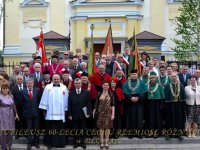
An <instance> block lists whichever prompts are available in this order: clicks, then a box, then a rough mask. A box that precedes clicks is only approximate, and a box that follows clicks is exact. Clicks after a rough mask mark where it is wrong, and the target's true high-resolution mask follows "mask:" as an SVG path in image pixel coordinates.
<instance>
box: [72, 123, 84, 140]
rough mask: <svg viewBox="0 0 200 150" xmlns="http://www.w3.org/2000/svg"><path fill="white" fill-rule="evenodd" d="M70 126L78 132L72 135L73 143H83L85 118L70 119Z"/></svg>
mask: <svg viewBox="0 0 200 150" xmlns="http://www.w3.org/2000/svg"><path fill="white" fill-rule="evenodd" d="M72 128H73V129H74V130H76V131H78V134H77V135H74V144H85V143H84V140H85V129H86V119H77V120H73V119H72Z"/></svg>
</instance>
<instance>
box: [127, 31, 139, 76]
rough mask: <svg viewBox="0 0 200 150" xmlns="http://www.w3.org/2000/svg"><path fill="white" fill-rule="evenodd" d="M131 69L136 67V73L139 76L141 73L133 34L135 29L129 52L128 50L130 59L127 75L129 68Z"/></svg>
mask: <svg viewBox="0 0 200 150" xmlns="http://www.w3.org/2000/svg"><path fill="white" fill-rule="evenodd" d="M133 69H137V70H138V75H139V76H140V75H141V64H140V59H139V51H138V46H137V40H136V36H135V29H134V33H133V42H132V45H131V52H130V59H129V70H128V73H129V75H130V72H131V70H133Z"/></svg>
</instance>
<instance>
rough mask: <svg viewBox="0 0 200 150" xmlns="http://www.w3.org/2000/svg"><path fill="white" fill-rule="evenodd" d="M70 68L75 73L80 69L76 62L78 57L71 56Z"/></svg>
mask: <svg viewBox="0 0 200 150" xmlns="http://www.w3.org/2000/svg"><path fill="white" fill-rule="evenodd" d="M72 63H73V64H72V68H71V69H72V70H74V73H77V72H79V71H81V70H82V69H81V66H80V65H79V64H78V59H77V58H73V60H72Z"/></svg>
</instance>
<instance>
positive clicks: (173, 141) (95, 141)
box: [13, 136, 200, 145]
mask: <svg viewBox="0 0 200 150" xmlns="http://www.w3.org/2000/svg"><path fill="white" fill-rule="evenodd" d="M183 138H184V139H183V140H182V141H180V140H178V139H177V138H170V139H169V140H166V139H165V137H159V138H156V139H154V138H143V139H138V138H133V139H128V138H127V137H120V138H118V139H110V143H111V144H113V145H116V144H120V145H127V144H196V143H200V136H197V137H196V138H188V137H185V136H184V137H183ZM85 142H86V143H87V144H88V145H96V144H99V138H97V137H94V138H93V139H86V141H85ZM25 143H27V139H26V138H24V137H20V138H19V139H13V144H25ZM40 143H43V137H40ZM69 143H70V144H71V145H72V143H73V142H72V138H69Z"/></svg>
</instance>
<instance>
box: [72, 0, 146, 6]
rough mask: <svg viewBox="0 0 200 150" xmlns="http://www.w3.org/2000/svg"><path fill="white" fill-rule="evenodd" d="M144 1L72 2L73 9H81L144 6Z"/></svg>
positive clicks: (81, 0) (82, 0)
mask: <svg viewBox="0 0 200 150" xmlns="http://www.w3.org/2000/svg"><path fill="white" fill-rule="evenodd" d="M143 3H144V1H143V0H130V1H128V2H87V0H76V1H71V2H70V4H71V7H81V6H121V5H125V6H126V5H137V6H138V5H139V6H142V5H143Z"/></svg>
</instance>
